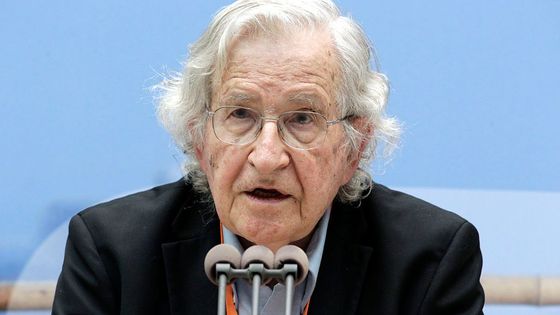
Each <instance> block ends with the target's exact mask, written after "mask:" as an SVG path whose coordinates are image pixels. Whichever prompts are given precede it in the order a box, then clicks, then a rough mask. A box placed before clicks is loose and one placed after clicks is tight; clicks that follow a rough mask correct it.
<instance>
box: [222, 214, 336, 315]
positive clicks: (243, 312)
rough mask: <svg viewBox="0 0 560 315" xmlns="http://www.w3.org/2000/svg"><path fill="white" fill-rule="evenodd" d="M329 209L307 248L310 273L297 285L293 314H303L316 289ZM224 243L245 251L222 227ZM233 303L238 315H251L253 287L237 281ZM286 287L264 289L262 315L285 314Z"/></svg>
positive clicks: (260, 298) (261, 293) (263, 287)
mask: <svg viewBox="0 0 560 315" xmlns="http://www.w3.org/2000/svg"><path fill="white" fill-rule="evenodd" d="M329 218H330V208H329V209H327V210H326V211H325V214H324V215H323V217H322V218H321V220H319V223H318V224H317V228H316V229H315V232H314V233H313V237H312V238H311V241H310V242H309V245H308V246H307V250H306V254H307V257H308V259H309V272H308V273H307V277H306V279H305V280H304V281H303V282H302V283H300V284H299V285H297V286H296V287H295V289H294V297H293V304H292V314H302V313H303V310H304V309H305V305H306V304H307V303H308V302H309V300H310V298H311V294H313V290H314V289H315V284H316V282H317V277H318V275H319V267H320V265H321V258H322V256H323V248H324V246H325V240H326V238H327V227H328V225H329ZM223 233H224V243H225V244H229V245H232V246H234V247H236V248H237V249H238V250H239V251H240V252H243V247H242V246H241V243H240V242H239V240H238V239H237V236H236V235H235V234H233V233H232V232H231V231H229V230H228V229H227V228H226V227H225V226H224V227H223ZM233 291H234V301H235V305H236V307H237V311H238V313H239V315H250V314H251V301H252V294H253V291H252V286H251V284H250V283H249V282H247V281H243V280H241V281H237V280H236V281H234V285H233ZM285 299H286V286H284V285H283V284H281V283H278V284H276V285H274V287H273V288H270V287H268V286H266V285H263V286H261V288H260V295H259V309H260V310H259V314H262V315H277V314H283V312H284V305H285V304H286V301H285Z"/></svg>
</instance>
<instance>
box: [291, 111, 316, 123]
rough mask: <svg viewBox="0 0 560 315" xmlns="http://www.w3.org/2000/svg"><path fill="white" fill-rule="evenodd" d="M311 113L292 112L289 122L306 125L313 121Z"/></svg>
mask: <svg viewBox="0 0 560 315" xmlns="http://www.w3.org/2000/svg"><path fill="white" fill-rule="evenodd" d="M313 120H314V119H313V115H312V114H310V113H294V114H293V115H292V117H291V119H290V122H291V123H296V124H300V125H307V124H310V123H312V122H313Z"/></svg>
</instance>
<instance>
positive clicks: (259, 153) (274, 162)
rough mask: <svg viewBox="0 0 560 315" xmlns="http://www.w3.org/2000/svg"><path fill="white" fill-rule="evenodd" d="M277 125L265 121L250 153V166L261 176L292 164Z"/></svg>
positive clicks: (273, 122)
mask: <svg viewBox="0 0 560 315" xmlns="http://www.w3.org/2000/svg"><path fill="white" fill-rule="evenodd" d="M276 124H277V122H275V121H266V120H265V121H263V126H262V130H261V132H260V134H259V136H258V138H257V139H256V140H255V142H253V148H252V150H251V153H249V157H248V160H249V164H251V165H252V166H253V167H255V169H256V170H257V171H258V172H259V173H260V174H272V173H274V172H275V171H278V170H281V169H283V168H285V167H287V166H288V164H289V163H290V156H289V155H288V152H287V151H286V145H285V144H284V142H282V139H280V134H279V133H278V127H277V125H276Z"/></svg>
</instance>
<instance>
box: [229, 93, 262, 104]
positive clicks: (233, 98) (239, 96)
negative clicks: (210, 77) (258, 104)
mask: <svg viewBox="0 0 560 315" xmlns="http://www.w3.org/2000/svg"><path fill="white" fill-rule="evenodd" d="M255 99H256V98H255V97H254V96H251V95H249V94H245V93H235V94H232V95H229V96H228V97H226V98H224V100H223V103H231V102H234V103H238V102H239V103H247V102H250V101H254V100H255Z"/></svg>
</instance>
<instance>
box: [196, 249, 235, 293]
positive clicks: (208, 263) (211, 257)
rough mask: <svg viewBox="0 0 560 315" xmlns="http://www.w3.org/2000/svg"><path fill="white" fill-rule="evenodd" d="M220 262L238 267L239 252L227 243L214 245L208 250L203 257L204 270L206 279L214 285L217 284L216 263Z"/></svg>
mask: <svg viewBox="0 0 560 315" xmlns="http://www.w3.org/2000/svg"><path fill="white" fill-rule="evenodd" d="M220 263H225V264H230V265H231V267H232V268H239V266H240V264H241V254H240V253H239V251H238V250H237V248H235V247H233V246H231V245H228V244H220V245H216V246H214V247H212V249H210V250H209V251H208V253H207V254H206V258H204V272H206V276H207V277H208V279H210V281H211V282H212V283H214V284H216V285H217V284H218V279H217V275H216V264H220Z"/></svg>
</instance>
